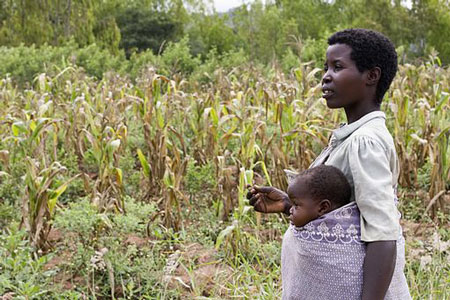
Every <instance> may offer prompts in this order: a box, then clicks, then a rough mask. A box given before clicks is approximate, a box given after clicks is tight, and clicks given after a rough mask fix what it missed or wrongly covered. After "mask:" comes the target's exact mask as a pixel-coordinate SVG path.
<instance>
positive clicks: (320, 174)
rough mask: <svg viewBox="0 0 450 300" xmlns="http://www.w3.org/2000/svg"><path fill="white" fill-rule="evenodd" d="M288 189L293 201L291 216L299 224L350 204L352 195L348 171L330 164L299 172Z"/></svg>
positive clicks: (295, 223) (294, 222)
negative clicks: (346, 175)
mask: <svg viewBox="0 0 450 300" xmlns="http://www.w3.org/2000/svg"><path fill="white" fill-rule="evenodd" d="M287 192H288V196H289V199H290V201H291V202H292V208H291V216H290V219H291V222H292V223H293V224H294V225H295V226H298V227H301V226H304V225H306V224H307V223H309V222H310V221H312V220H314V219H316V218H318V217H319V216H322V215H323V214H326V213H328V212H330V211H332V210H334V209H336V208H338V207H341V206H343V205H345V204H347V203H348V202H349V201H350V197H351V188H350V184H349V183H348V181H347V179H346V178H345V175H344V174H343V173H342V172H341V171H340V170H339V169H338V168H336V167H333V166H327V165H320V166H317V167H315V168H311V169H307V170H305V171H303V172H302V173H300V174H299V175H297V177H295V178H294V180H293V181H292V182H291V183H290V184H289V187H288V190H287Z"/></svg>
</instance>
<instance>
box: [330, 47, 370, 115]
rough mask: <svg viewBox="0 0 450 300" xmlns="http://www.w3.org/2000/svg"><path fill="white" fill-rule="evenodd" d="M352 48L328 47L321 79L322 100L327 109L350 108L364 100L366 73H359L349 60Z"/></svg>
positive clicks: (353, 63)
mask: <svg viewBox="0 0 450 300" xmlns="http://www.w3.org/2000/svg"><path fill="white" fill-rule="evenodd" d="M351 52H352V48H350V47H349V46H347V45H345V44H334V45H331V46H329V47H328V49H327V57H326V61H325V65H324V71H325V74H324V75H323V77H322V92H323V98H325V100H326V101H327V106H328V107H329V108H341V107H342V108H351V107H352V106H354V105H358V104H359V103H360V102H361V101H362V100H363V99H365V98H366V97H365V96H366V95H365V93H366V92H367V86H366V80H365V77H366V74H365V73H366V72H365V71H364V72H360V71H359V70H358V68H357V67H356V64H355V62H354V61H353V60H352V59H351V58H350V54H351Z"/></svg>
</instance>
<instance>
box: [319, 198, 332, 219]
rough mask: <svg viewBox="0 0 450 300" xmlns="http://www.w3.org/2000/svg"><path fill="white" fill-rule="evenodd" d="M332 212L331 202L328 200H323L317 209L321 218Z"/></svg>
mask: <svg viewBox="0 0 450 300" xmlns="http://www.w3.org/2000/svg"><path fill="white" fill-rule="evenodd" d="M330 210H331V201H330V200H328V199H323V200H321V201H320V202H319V205H318V207H317V214H318V215H319V217H320V216H322V215H324V214H326V213H327V212H329V211H330Z"/></svg>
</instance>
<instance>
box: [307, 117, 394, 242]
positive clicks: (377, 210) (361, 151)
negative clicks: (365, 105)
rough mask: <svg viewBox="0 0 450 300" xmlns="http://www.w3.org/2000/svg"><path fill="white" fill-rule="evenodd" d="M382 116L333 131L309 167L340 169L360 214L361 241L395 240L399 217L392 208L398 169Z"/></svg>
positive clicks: (384, 118)
mask: <svg viewBox="0 0 450 300" xmlns="http://www.w3.org/2000/svg"><path fill="white" fill-rule="evenodd" d="M385 122H386V116H385V114H384V113H383V112H381V111H375V112H371V113H369V114H367V115H365V116H363V117H362V118H360V119H359V120H357V121H355V122H353V123H351V124H348V125H342V126H341V127H340V128H338V129H336V130H334V131H333V134H332V136H331V139H330V142H329V145H328V147H326V148H325V149H324V150H323V151H322V153H321V154H320V155H319V156H318V157H317V159H316V160H315V161H314V162H313V164H312V165H311V167H314V166H317V165H319V164H323V163H325V164H326V165H332V166H335V167H337V168H338V169H340V170H341V171H342V172H343V173H344V175H345V176H346V177H347V180H348V181H349V183H350V186H351V187H352V199H351V201H356V204H357V205H358V208H359V210H360V219H361V240H362V241H365V242H372V241H383V240H397V239H398V237H399V234H400V224H399V218H400V214H399V212H398V210H397V206H396V199H397V197H396V190H397V180H398V175H399V165H398V159H397V154H396V151H395V146H394V141H393V139H392V136H391V134H390V133H389V131H388V130H387V128H386V124H385Z"/></svg>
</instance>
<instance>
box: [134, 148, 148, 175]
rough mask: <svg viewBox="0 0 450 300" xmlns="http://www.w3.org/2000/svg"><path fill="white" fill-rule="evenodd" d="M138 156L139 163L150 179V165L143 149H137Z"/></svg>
mask: <svg viewBox="0 0 450 300" xmlns="http://www.w3.org/2000/svg"><path fill="white" fill-rule="evenodd" d="M137 155H138V158H139V162H140V163H141V166H142V170H143V171H144V174H145V176H147V177H150V165H149V164H148V162H147V159H146V158H145V156H144V154H143V153H142V151H141V149H137Z"/></svg>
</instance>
